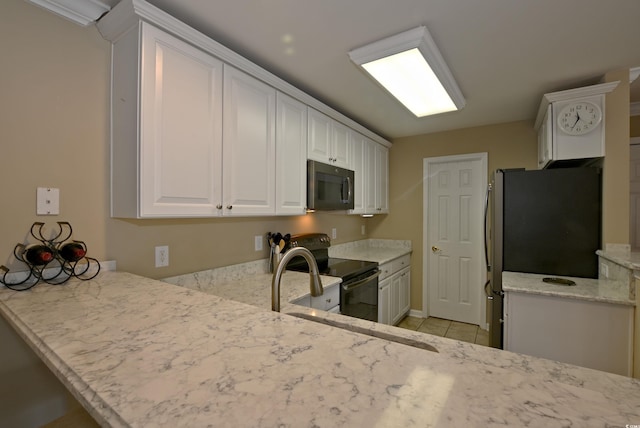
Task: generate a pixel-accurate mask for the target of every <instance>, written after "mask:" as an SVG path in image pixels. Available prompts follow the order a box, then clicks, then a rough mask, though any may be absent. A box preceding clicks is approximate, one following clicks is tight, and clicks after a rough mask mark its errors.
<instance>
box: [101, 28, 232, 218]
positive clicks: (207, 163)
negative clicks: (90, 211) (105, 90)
mask: <svg viewBox="0 0 640 428" xmlns="http://www.w3.org/2000/svg"><path fill="white" fill-rule="evenodd" d="M138 61H140V62H139V64H140V68H141V70H142V73H141V74H140V79H138V76H139V74H138ZM112 84H113V87H112V109H113V111H112V215H113V216H114V217H134V218H138V217H176V216H181V217H191V216H210V215H213V214H214V213H215V210H216V203H217V201H218V200H219V193H220V190H221V189H220V175H219V170H218V168H217V165H218V164H219V163H220V162H221V154H222V149H221V147H222V146H221V142H222V140H221V138H222V62H220V61H219V60H217V59H215V58H213V57H211V56H210V55H207V54H205V53H204V52H202V51H200V50H198V49H196V48H194V47H192V46H191V45H189V44H186V43H184V42H182V41H180V40H178V39H176V38H175V37H172V36H170V35H168V34H166V33H165V32H163V31H161V30H158V29H157V28H155V27H153V26H151V25H149V24H146V23H141V24H140V25H139V26H136V27H134V28H133V29H131V30H130V31H129V32H127V33H126V34H125V35H124V37H122V38H120V39H119V40H118V41H117V42H116V43H114V45H113V83H112ZM138 121H139V122H138ZM138 123H139V131H138ZM136 183H138V184H136Z"/></svg>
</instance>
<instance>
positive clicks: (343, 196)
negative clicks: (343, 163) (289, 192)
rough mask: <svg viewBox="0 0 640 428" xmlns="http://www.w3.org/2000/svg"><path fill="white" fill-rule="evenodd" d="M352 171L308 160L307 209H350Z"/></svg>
mask: <svg viewBox="0 0 640 428" xmlns="http://www.w3.org/2000/svg"><path fill="white" fill-rule="evenodd" d="M354 176H355V174H354V172H353V171H351V170H349V169H344V168H339V167H337V166H333V165H328V164H325V163H321V162H317V161H313V160H308V161H307V209H310V210H352V209H353V189H354V187H353V180H354Z"/></svg>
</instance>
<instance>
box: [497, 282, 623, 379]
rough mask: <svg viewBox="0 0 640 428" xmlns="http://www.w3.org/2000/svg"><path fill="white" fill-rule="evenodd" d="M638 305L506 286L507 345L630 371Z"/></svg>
mask: <svg viewBox="0 0 640 428" xmlns="http://www.w3.org/2000/svg"><path fill="white" fill-rule="evenodd" d="M633 312H634V308H633V306H629V305H620V304H613V303H606V302H594V301H590V300H580V299H573V298H564V297H557V296H544V295H538V294H528V293H517V292H505V297H504V322H505V324H504V348H505V349H506V350H507V351H513V352H518V353H522V354H526V355H532V356H534V357H542V358H548V359H551V360H555V361H561V362H564V363H570V364H575V365H578V366H582V367H588V368H592V369H596V370H602V371H606V372H610V373H616V374H620V375H624V376H631V370H632V357H633V316H634V314H633Z"/></svg>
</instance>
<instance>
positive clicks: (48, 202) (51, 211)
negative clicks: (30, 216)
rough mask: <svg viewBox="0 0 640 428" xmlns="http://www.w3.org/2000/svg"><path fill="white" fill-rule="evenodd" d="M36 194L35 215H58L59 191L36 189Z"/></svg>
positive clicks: (54, 189)
mask: <svg viewBox="0 0 640 428" xmlns="http://www.w3.org/2000/svg"><path fill="white" fill-rule="evenodd" d="M36 193H37V195H36V215H58V214H60V189H56V188H53V187H38V190H37V192H36Z"/></svg>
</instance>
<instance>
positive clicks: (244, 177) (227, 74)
mask: <svg viewBox="0 0 640 428" xmlns="http://www.w3.org/2000/svg"><path fill="white" fill-rule="evenodd" d="M275 107H276V91H275V89H273V88H272V87H270V86H268V85H266V84H265V83H263V82H261V81H259V80H257V79H255V78H253V77H251V76H249V75H248V74H246V73H243V72H241V71H239V70H237V69H235V68H233V67H231V66H228V65H225V67H224V117H223V121H224V126H223V153H222V155H223V168H222V171H223V180H222V183H223V192H222V193H223V204H222V205H223V207H222V210H223V211H224V215H268V214H275V196H276V192H275V177H276V174H275V170H274V168H275V153H276V150H275V148H276V146H275V117H276V116H275V114H276V108H275Z"/></svg>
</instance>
